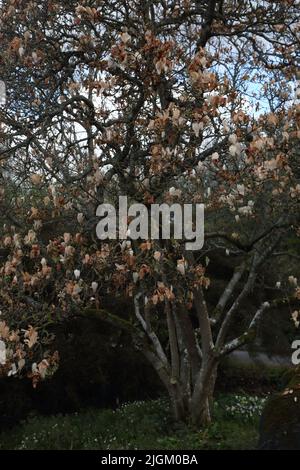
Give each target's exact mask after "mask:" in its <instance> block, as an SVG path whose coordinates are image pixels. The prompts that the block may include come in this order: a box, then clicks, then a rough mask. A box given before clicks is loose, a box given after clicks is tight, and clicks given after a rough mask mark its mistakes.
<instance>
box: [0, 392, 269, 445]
mask: <svg viewBox="0 0 300 470" xmlns="http://www.w3.org/2000/svg"><path fill="white" fill-rule="evenodd" d="M264 402H265V399H264V398H261V397H255V396H248V395H235V394H230V395H228V394H226V395H219V396H218V397H217V399H216V401H215V405H214V420H213V423H212V424H211V425H210V426H209V427H208V428H207V429H200V430H195V429H192V428H191V427H189V426H187V425H178V424H176V423H174V421H173V419H172V415H171V412H170V409H169V405H168V402H167V401H166V400H165V399H159V400H155V401H148V402H134V403H130V404H125V405H122V406H121V407H120V408H119V409H117V410H109V409H105V410H99V409H91V410H88V411H83V412H81V413H75V414H69V415H65V416H63V415H58V416H51V417H41V416H32V417H31V418H30V419H29V420H28V421H27V422H24V423H23V424H22V425H21V426H18V427H15V428H13V429H11V430H10V431H7V432H5V433H3V434H2V435H1V436H0V450H4V449H49V450H55V449H59V450H60V449H99V450H100V449H101V450H116V449H122V450H123V449H146V450H148V449H158V450H176V449H178V450H188V449H191V450H195V449H254V448H255V447H256V445H257V441H258V423H259V417H260V414H261V411H262V408H263V405H264Z"/></svg>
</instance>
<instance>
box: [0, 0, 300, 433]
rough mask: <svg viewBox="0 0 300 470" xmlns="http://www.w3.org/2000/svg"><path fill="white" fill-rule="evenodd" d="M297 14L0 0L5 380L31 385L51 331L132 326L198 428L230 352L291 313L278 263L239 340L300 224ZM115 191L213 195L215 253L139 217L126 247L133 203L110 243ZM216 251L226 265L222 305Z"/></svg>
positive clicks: (241, 7) (289, 286) (276, 8)
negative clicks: (279, 314)
mask: <svg viewBox="0 0 300 470" xmlns="http://www.w3.org/2000/svg"><path fill="white" fill-rule="evenodd" d="M299 16H300V15H299V3H298V2H297V1H295V0H286V1H282V0H281V1H272V2H270V1H263V2H252V1H234V0H219V1H218V0H208V1H201V2H199V1H190V0H174V1H164V0H161V1H160V0H149V1H145V2H134V1H126V0H125V1H119V0H115V1H113V0H106V1H101V0H94V1H93V2H91V1H82V2H81V3H80V4H78V5H75V4H74V2H70V1H60V2H56V1H47V2H45V1H40V2H35V1H30V2H28V1H26V2H25V1H23V0H10V1H3V2H1V20H0V21H1V23H0V34H1V41H2V52H1V73H2V77H0V78H2V80H3V81H4V82H5V84H6V92H7V96H6V103H5V105H3V106H2V108H1V150H0V170H1V173H0V174H1V180H0V207H1V215H0V218H1V221H2V228H1V235H2V238H1V251H0V256H1V267H0V295H1V314H2V322H1V323H0V338H1V343H0V348H1V351H2V356H1V357H2V361H1V364H2V366H0V367H1V371H2V373H9V374H12V373H16V374H18V373H22V372H21V371H23V373H24V372H26V373H29V374H31V375H33V376H34V380H35V383H36V381H37V380H38V379H39V378H42V377H45V376H46V375H47V374H48V373H51V372H52V371H53V370H55V367H56V365H57V361H58V356H57V353H54V355H53V354H50V353H49V352H47V344H48V343H49V342H50V340H51V337H49V334H47V326H48V325H49V324H51V323H52V322H55V321H57V320H58V319H61V318H64V317H70V316H72V315H77V314H81V315H82V314H84V315H96V316H98V317H100V318H102V319H103V320H105V321H108V322H110V323H112V324H113V325H115V326H116V328H121V329H124V330H126V331H127V332H129V333H130V334H131V335H132V339H133V344H134V346H135V347H136V348H137V349H138V350H139V351H140V352H141V353H142V354H144V355H145V356H146V358H147V359H148V360H149V362H150V363H151V364H152V366H153V367H154V368H155V370H156V371H157V373H158V375H159V377H160V379H161V381H162V383H163V384H164V386H165V388H166V390H167V392H168V394H169V396H170V400H171V402H172V405H173V408H174V413H175V416H176V418H177V419H180V420H190V421H192V422H193V423H195V424H196V425H203V424H205V423H207V422H209V420H210V407H211V403H212V398H213V392H214V386H215V380H216V376H217V370H218V365H219V363H220V361H221V359H222V358H223V357H224V356H225V355H226V354H229V353H230V352H232V351H233V350H235V349H237V348H240V347H242V346H243V345H245V344H246V343H247V342H249V341H250V340H252V339H253V338H254V337H255V334H256V331H257V327H258V325H259V322H260V321H261V319H262V317H263V315H264V312H265V311H266V310H267V309H269V308H270V307H272V306H277V305H279V304H280V303H282V302H288V303H289V305H290V306H291V313H292V317H293V319H294V321H295V322H296V324H297V323H298V310H297V302H298V301H299V298H300V287H299V284H298V281H297V278H296V275H295V273H293V272H291V273H289V274H288V275H287V276H286V275H285V272H286V271H284V272H281V271H280V267H281V266H282V263H279V264H277V265H276V266H278V268H277V276H278V279H277V282H276V285H275V286H273V290H271V294H270V295H269V297H268V298H264V299H262V302H261V303H260V304H257V306H256V309H254V310H253V312H249V315H251V316H252V320H251V321H250V324H249V327H248V328H247V329H246V330H244V331H241V332H240V334H239V335H238V336H237V337H236V338H234V337H233V336H232V326H233V325H235V323H236V318H237V316H238V314H239V312H240V308H241V305H242V304H243V302H244V301H245V300H246V299H247V298H248V297H249V296H251V295H252V293H253V291H254V290H258V289H260V288H261V287H262V286H261V282H262V281H261V277H260V275H261V273H262V272H263V270H264V269H265V266H267V265H270V264H271V263H274V265H275V260H278V257H279V255H280V256H286V254H288V253H287V243H288V240H289V239H291V238H292V237H298V236H299V235H300V232H299V230H300V221H299V201H300V182H299V179H300V173H299V150H298V148H297V144H298V139H299V136H300V127H299V124H300V123H299V112H300V109H299V104H298V101H297V98H298V97H299V89H297V62H296V60H297V57H296V53H297V34H298V33H299ZM120 195H123V196H127V198H128V201H129V202H130V203H142V204H144V206H145V207H146V208H150V207H151V205H153V204H161V203H166V204H169V205H173V209H174V208H176V207H177V208H178V207H183V205H184V204H194V205H195V204H198V203H203V204H204V208H205V240H204V246H203V247H202V248H201V249H198V250H187V247H186V240H185V239H184V237H183V236H182V237H175V236H174V234H173V236H171V237H170V239H159V237H158V238H157V239H151V236H150V235H149V236H148V237H147V236H144V234H145V231H144V228H145V227H142V226H141V225H142V224H140V234H141V238H140V239H136V240H132V239H131V237H130V224H131V223H134V224H135V227H136V226H137V225H138V224H137V222H136V220H134V218H132V217H131V216H130V214H129V215H128V219H127V220H126V222H127V223H128V226H129V230H128V231H127V233H126V235H125V237H123V238H124V239H123V240H119V239H118V237H117V239H115V240H102V241H101V240H99V239H98V238H97V235H96V226H97V223H98V221H99V220H98V218H97V216H96V214H97V208H98V206H99V205H100V204H103V203H104V202H106V203H107V202H108V203H110V204H112V205H114V206H115V207H116V209H118V201H119V196H120ZM174 204H177V206H174ZM131 215H132V214H131ZM171 225H172V220H171ZM117 228H118V227H117ZM161 228H162V229H164V228H165V227H161ZM171 228H172V227H171ZM171 232H172V230H171ZM214 253H221V254H222V255H223V256H224V257H229V258H230V259H231V260H232V266H233V269H232V273H231V276H230V279H229V280H228V284H227V286H226V288H225V289H224V291H223V292H222V293H221V295H220V296H219V298H216V299H215V302H214V305H213V306H212V305H208V304H207V303H206V300H205V299H206V294H207V292H208V291H209V289H210V288H211V286H212V285H213V283H214V280H213V279H210V278H209V276H208V274H207V265H208V263H209V259H210V257H211V256H213V255H214ZM285 260H286V258H285ZM106 297H110V298H115V299H116V301H117V298H119V297H121V298H124V297H127V298H128V311H126V312H124V313H123V315H119V316H116V315H115V314H114V312H110V311H107V310H105V309H104V308H103V300H104V299H105V298H106ZM294 304H295V305H294ZM48 349H49V348H48ZM32 363H33V366H32Z"/></svg>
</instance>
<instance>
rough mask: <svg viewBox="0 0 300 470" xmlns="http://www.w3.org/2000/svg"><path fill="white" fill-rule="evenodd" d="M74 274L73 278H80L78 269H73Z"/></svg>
mask: <svg viewBox="0 0 300 470" xmlns="http://www.w3.org/2000/svg"><path fill="white" fill-rule="evenodd" d="M74 276H75V279H79V278H80V271H79V269H75V270H74Z"/></svg>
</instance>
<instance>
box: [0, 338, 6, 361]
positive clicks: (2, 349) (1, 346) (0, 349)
mask: <svg viewBox="0 0 300 470" xmlns="http://www.w3.org/2000/svg"><path fill="white" fill-rule="evenodd" d="M5 363H6V346H5V343H4V341H0V365H2V366H3V365H4V364H5Z"/></svg>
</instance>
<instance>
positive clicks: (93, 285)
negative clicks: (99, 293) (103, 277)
mask: <svg viewBox="0 0 300 470" xmlns="http://www.w3.org/2000/svg"><path fill="white" fill-rule="evenodd" d="M97 289H98V282H96V281H94V282H92V291H93V292H94V293H95V292H96V290H97Z"/></svg>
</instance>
